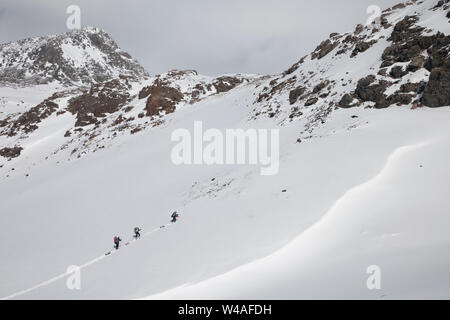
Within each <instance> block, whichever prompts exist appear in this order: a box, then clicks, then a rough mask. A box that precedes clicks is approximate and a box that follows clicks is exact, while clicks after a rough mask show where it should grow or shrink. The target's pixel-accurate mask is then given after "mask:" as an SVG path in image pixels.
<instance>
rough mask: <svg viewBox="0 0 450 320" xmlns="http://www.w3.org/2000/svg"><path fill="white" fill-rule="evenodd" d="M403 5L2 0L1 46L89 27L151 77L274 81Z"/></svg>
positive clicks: (365, 0)
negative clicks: (247, 76)
mask: <svg viewBox="0 0 450 320" xmlns="http://www.w3.org/2000/svg"><path fill="white" fill-rule="evenodd" d="M401 1H402V0H314V1H311V0H225V1H224V0H220V1H216V0H142V1H141V0H82V1H75V0H69V1H66V0H1V2H0V43H5V42H9V41H15V40H19V39H22V38H26V37H30V36H38V35H45V34H53V33H60V32H65V31H67V27H66V20H67V18H68V14H66V9H67V7H68V6H69V5H78V6H79V7H80V8H81V24H82V26H96V27H100V28H102V29H104V30H105V31H106V32H108V33H109V34H110V35H111V36H112V37H113V38H114V39H115V40H116V42H117V43H118V44H119V46H121V47H122V49H124V50H126V51H128V52H129V53H130V54H131V55H133V56H134V57H135V58H136V59H137V60H139V62H140V63H141V64H142V65H143V66H144V67H145V68H146V69H147V71H148V72H149V73H151V74H156V73H161V72H165V71H167V70H170V69H175V68H177V69H196V70H197V71H199V72H200V73H202V74H207V75H218V74H224V73H237V72H240V73H257V74H271V73H278V72H281V71H283V70H285V69H286V68H287V67H289V66H290V65H292V64H293V63H294V62H296V61H297V60H299V59H300V58H301V57H302V56H303V55H305V54H307V53H309V52H310V51H311V50H312V49H314V48H315V46H316V45H317V44H318V43H319V42H320V41H321V40H324V39H325V38H326V37H327V36H328V35H329V34H330V33H331V32H345V31H349V30H352V29H353V28H354V27H355V25H356V24H357V23H365V21H366V20H367V18H368V17H369V16H370V14H367V12H366V9H367V7H368V6H369V5H378V6H379V7H381V8H382V9H384V8H387V7H391V6H393V5H395V4H396V3H398V2H401Z"/></svg>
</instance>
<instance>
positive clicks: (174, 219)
mask: <svg viewBox="0 0 450 320" xmlns="http://www.w3.org/2000/svg"><path fill="white" fill-rule="evenodd" d="M171 217H172V223H174V222H177V218H178V217H179V215H178V213H177V212H176V211H174V212H173V213H172V215H171Z"/></svg>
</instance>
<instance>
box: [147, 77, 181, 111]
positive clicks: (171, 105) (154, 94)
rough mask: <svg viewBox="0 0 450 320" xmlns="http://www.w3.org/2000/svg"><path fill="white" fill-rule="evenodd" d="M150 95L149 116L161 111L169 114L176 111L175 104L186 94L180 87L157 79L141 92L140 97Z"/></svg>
mask: <svg viewBox="0 0 450 320" xmlns="http://www.w3.org/2000/svg"><path fill="white" fill-rule="evenodd" d="M146 97H148V99H147V102H146V106H145V110H146V112H147V116H150V117H151V116H157V115H160V114H161V113H165V114H169V113H172V112H174V111H175V106H176V104H177V103H179V102H180V101H181V100H183V98H184V95H183V93H181V92H180V91H179V90H178V89H176V88H173V87H170V86H168V85H167V84H166V83H164V82H161V81H156V82H155V84H154V85H152V86H148V87H145V88H143V89H142V90H141V92H140V93H139V98H140V99H144V98H146Z"/></svg>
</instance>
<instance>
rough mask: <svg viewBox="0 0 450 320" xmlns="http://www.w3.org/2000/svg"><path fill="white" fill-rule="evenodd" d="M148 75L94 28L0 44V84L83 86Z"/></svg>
mask: <svg viewBox="0 0 450 320" xmlns="http://www.w3.org/2000/svg"><path fill="white" fill-rule="evenodd" d="M121 74H123V75H127V76H134V77H136V78H144V77H146V76H147V75H148V74H147V72H146V71H145V70H144V68H142V67H141V66H140V65H139V63H138V62H137V61H136V60H134V59H133V58H132V57H131V56H130V55H129V54H128V53H126V52H125V51H122V50H121V49H120V48H119V47H118V46H117V44H116V43H115V42H114V40H113V39H112V38H111V37H110V36H109V35H108V34H107V33H105V32H104V31H102V30H100V29H97V28H89V27H88V28H83V29H81V30H73V31H70V32H67V33H64V34H60V35H51V36H46V37H37V38H29V39H24V40H21V41H17V42H12V43H7V44H2V45H0V84H18V85H21V86H23V85H32V84H46V83H51V82H55V81H56V82H60V83H64V84H75V85H86V84H92V83H97V82H103V81H107V80H111V79H114V78H117V77H118V76H119V75H121Z"/></svg>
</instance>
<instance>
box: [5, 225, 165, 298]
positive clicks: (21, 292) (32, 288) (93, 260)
mask: <svg viewBox="0 0 450 320" xmlns="http://www.w3.org/2000/svg"><path fill="white" fill-rule="evenodd" d="M172 224H173V223H171V222H169V223H167V224H165V225H162V226H161V227H159V228H155V229H153V230H151V231H149V232H147V233H144V234H142V236H141V238H145V237H148V236H150V235H152V234H153V233H155V232H158V231H160V230H162V229H166V228H168V227H170V226H171V225H172ZM137 240H138V239H136V238H133V239H131V240H129V241H127V242H125V243H126V245H123V246H122V247H123V248H125V247H128V246H131V245H132V244H133V243H135V242H136V241H137ZM109 252H110V253H109V254H108V255H107V254H106V253H104V254H102V255H101V256H98V257H97V258H94V259H92V260H89V261H87V262H85V263H84V264H82V265H80V266H79V268H80V270H81V269H83V268H86V267H88V266H90V265H92V264H94V263H97V262H99V261H100V260H103V259H105V258H107V257H110V256H111V255H113V254H115V253H117V252H119V250H111V251H109ZM69 275H71V273H70V272H65V273H62V274H60V275H58V276H56V277H53V278H51V279H48V280H46V281H44V282H41V283H40V284H38V285H35V286H33V287H31V288H28V289H25V290H22V291H19V292H16V293H13V294H11V295H9V296H6V297H4V298H0V300H10V299H14V298H16V297H18V296H21V295H24V294H26V293H29V292H31V291H34V290H36V289H39V288H42V287H45V286H48V285H49V284H51V283H53V282H56V281H58V280H61V279H63V278H64V277H66V276H69Z"/></svg>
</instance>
